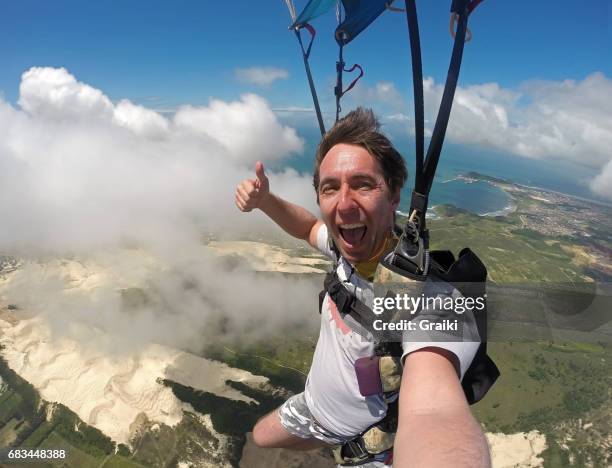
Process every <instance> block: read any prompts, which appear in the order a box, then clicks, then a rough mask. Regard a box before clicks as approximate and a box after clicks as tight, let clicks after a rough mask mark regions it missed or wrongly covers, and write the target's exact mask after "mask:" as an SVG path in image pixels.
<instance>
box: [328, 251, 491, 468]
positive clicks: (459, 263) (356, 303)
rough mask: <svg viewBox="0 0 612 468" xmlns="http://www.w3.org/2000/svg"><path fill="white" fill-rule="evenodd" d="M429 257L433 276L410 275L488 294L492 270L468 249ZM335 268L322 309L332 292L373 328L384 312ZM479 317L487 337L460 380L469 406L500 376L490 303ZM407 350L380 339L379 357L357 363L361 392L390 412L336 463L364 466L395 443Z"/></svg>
mask: <svg viewBox="0 0 612 468" xmlns="http://www.w3.org/2000/svg"><path fill="white" fill-rule="evenodd" d="M396 250H397V249H396ZM336 252H337V250H336ZM429 257H430V266H429V271H428V275H427V276H421V277H418V276H416V275H414V277H413V278H411V280H414V281H417V282H419V281H420V282H424V281H426V280H427V279H429V280H432V279H433V280H435V281H441V282H444V283H448V284H450V285H452V286H453V287H454V288H456V289H457V290H458V291H459V292H460V293H461V294H462V296H464V297H466V298H468V297H471V298H477V297H485V291H486V277H487V269H486V267H485V266H484V264H483V263H482V262H481V261H480V259H479V258H478V256H477V255H476V254H475V253H474V252H472V251H471V250H470V249H469V248H465V249H463V250H462V251H461V252H460V253H459V257H458V258H457V259H455V257H454V255H453V253H452V252H450V251H448V250H437V251H432V252H430V253H429ZM387 266H388V265H387ZM336 271H337V264H336V265H334V267H333V268H332V270H331V271H330V272H329V273H328V274H327V275H326V277H325V281H324V289H323V290H322V291H321V293H320V294H319V306H320V307H319V312H321V308H322V304H323V300H324V298H325V295H326V294H328V295H329V297H330V299H331V300H332V301H334V303H335V305H336V307H337V309H338V312H339V313H340V315H341V317H343V318H344V317H345V316H347V315H348V316H350V317H351V318H352V319H353V320H354V321H355V322H357V323H359V324H360V325H361V326H362V327H363V328H365V329H371V327H372V323H373V321H374V320H376V319H379V318H380V315H378V314H375V313H374V311H373V310H372V309H371V308H370V307H368V305H367V304H365V303H364V302H363V301H361V300H360V299H359V298H358V297H357V296H355V295H354V294H353V293H352V292H351V291H350V290H349V289H347V287H345V286H344V284H343V281H341V280H340V278H339V277H338V274H337V272H336ZM401 274H402V275H403V276H405V275H406V271H402V272H401ZM474 317H475V321H476V325H477V328H478V333H479V335H480V336H481V337H483V339H482V341H481V343H480V345H479V347H478V350H477V352H476V354H475V356H474V359H473V360H472V363H471V364H470V366H469V368H468V369H467V371H466V372H465V374H464V376H463V379H462V381H461V386H462V388H463V391H464V394H465V397H466V400H467V401H468V403H469V404H470V405H472V404H474V403H476V402H478V401H480V400H481V399H482V398H483V397H484V396H485V394H486V393H487V392H488V390H489V389H490V388H491V386H492V385H493V384H494V382H495V380H496V379H497V378H498V377H499V370H498V369H497V366H496V365H495V363H494V362H493V361H492V359H491V358H490V357H489V356H488V354H487V343H486V338H485V337H486V329H487V313H486V307H485V308H484V309H483V310H480V311H478V312H474ZM402 351H403V350H402V346H401V343H400V342H398V341H376V344H375V350H374V356H370V357H366V358H361V359H358V360H357V362H356V363H355V372H356V374H357V380H358V383H359V389H360V392H361V394H362V395H363V396H369V395H374V394H382V395H383V397H384V398H385V400H387V401H388V408H387V415H386V416H385V418H383V419H382V420H381V421H380V422H378V423H376V424H374V425H373V426H372V427H370V428H368V429H366V430H365V431H364V432H362V433H361V434H359V435H358V436H357V437H355V438H354V439H353V440H351V441H349V442H347V443H346V444H344V445H342V446H339V447H337V448H336V449H335V450H334V457H335V459H336V462H337V463H339V464H343V465H346V466H351V464H353V465H359V464H362V463H365V462H367V461H371V460H373V459H374V456H375V455H376V454H379V453H382V452H385V451H388V450H390V449H391V448H392V447H393V442H394V437H395V432H396V430H397V421H398V401H397V400H398V398H397V392H398V391H399V389H400V383H401V375H402V364H401V362H400V357H401V355H402Z"/></svg>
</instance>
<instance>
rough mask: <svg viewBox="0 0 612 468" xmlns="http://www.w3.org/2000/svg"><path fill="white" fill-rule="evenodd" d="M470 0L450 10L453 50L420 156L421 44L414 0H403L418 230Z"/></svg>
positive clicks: (443, 130)
mask: <svg viewBox="0 0 612 468" xmlns="http://www.w3.org/2000/svg"><path fill="white" fill-rule="evenodd" d="M473 3H474V2H472V3H470V2H469V0H453V4H452V8H451V10H452V11H453V12H455V13H457V14H458V15H459V21H458V25H457V33H456V35H455V43H454V45H453V53H452V56H451V61H450V65H449V68H448V74H447V77H446V83H445V85H444V93H443V95H442V102H441V103H440V109H439V111H438V117H437V118H436V123H435V126H434V130H433V134H432V137H431V141H430V143H429V147H428V149H427V157H426V158H423V153H424V146H425V145H424V139H425V136H424V135H425V130H424V105H423V70H422V63H421V43H420V39H419V26H418V18H417V12H416V1H415V0H406V18H407V21H408V32H409V37H410V51H411V59H412V81H413V90H414V122H415V123H414V125H415V151H416V170H415V184H414V192H413V197H412V203H411V207H410V212H411V213H412V212H413V211H414V210H416V216H417V219H416V220H415V221H416V224H417V225H418V227H419V230H420V231H424V230H425V229H426V226H425V212H426V211H427V203H428V196H429V191H430V190H431V185H432V183H433V179H434V175H435V172H436V168H437V166H438V160H439V159H440V153H441V152H442V144H443V143H444V136H445V134H446V128H447V127H448V120H449V117H450V112H451V108H452V105H453V98H454V96H455V90H456V88H457V80H458V78H459V71H460V69H461V59H462V56H463V45H464V43H465V34H466V31H467V19H468V16H469V12H470V11H471V10H472V9H473V8H474V7H475V6H474V5H473ZM470 7H472V8H470Z"/></svg>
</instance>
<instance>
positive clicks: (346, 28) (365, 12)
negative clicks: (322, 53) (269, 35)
mask: <svg viewBox="0 0 612 468" xmlns="http://www.w3.org/2000/svg"><path fill="white" fill-rule="evenodd" d="M337 1H342V6H343V7H344V13H345V17H344V20H343V21H341V23H340V24H339V25H338V27H337V28H336V34H335V37H336V42H338V45H342V46H343V45H346V44H348V43H349V42H351V41H352V40H353V39H355V38H356V37H357V36H358V35H359V33H360V32H361V31H363V30H364V29H365V28H367V27H368V26H369V25H370V24H371V23H372V22H373V21H374V20H375V19H376V18H378V17H379V16H380V15H381V14H382V13H383V12H384V11H385V10H386V9H387V8H388V7H389V5H390V4H391V3H392V2H393V0H310V1H309V2H308V4H307V5H306V6H305V7H304V10H302V12H301V13H300V15H299V16H298V17H297V19H296V20H295V21H294V22H293V24H292V25H291V26H290V29H295V28H303V27H304V26H305V25H306V23H308V22H309V21H311V20H313V19H314V18H317V17H318V16H321V15H323V14H325V13H327V12H328V11H329V10H330V9H331V8H332V7H333V6H334V5H335V4H336V2H337Z"/></svg>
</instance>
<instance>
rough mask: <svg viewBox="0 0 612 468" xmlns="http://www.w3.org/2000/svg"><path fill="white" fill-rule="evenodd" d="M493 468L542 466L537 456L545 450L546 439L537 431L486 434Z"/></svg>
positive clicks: (541, 460)
mask: <svg viewBox="0 0 612 468" xmlns="http://www.w3.org/2000/svg"><path fill="white" fill-rule="evenodd" d="M486 436H487V440H488V442H489V447H490V448H491V459H492V460H491V461H492V465H493V468H514V467H519V468H532V467H533V468H535V467H540V466H542V465H543V462H544V460H543V459H542V458H540V457H539V455H540V454H541V453H542V452H543V451H544V450H545V449H546V437H545V436H544V434H540V433H539V432H538V431H531V432H527V433H525V432H518V433H516V434H502V433H497V434H496V433H487V434H486Z"/></svg>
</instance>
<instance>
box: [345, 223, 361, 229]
mask: <svg viewBox="0 0 612 468" xmlns="http://www.w3.org/2000/svg"><path fill="white" fill-rule="evenodd" d="M364 226H365V224H363V223H355V224H341V225H340V227H341V228H342V229H357V228H360V227H364Z"/></svg>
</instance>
